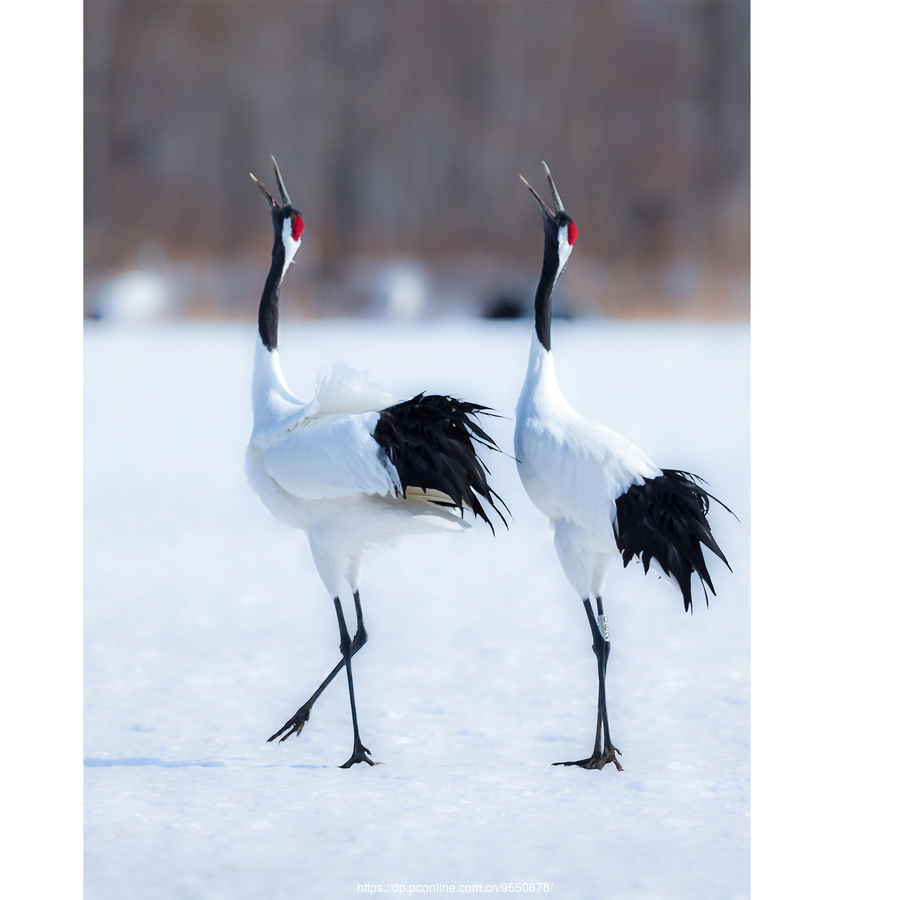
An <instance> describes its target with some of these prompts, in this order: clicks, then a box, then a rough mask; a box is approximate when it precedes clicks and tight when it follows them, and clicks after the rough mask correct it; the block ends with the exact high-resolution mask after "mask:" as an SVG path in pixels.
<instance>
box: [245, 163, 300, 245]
mask: <svg viewBox="0 0 900 900" xmlns="http://www.w3.org/2000/svg"><path fill="white" fill-rule="evenodd" d="M272 165H273V166H274V167H275V180H276V181H277V182H278V192H279V193H280V194H281V203H279V202H278V201H277V200H276V199H275V198H274V197H273V196H272V195H271V194H270V193H269V192H268V191H267V190H266V189H265V188H264V187H263V185H262V182H261V181H260V180H259V179H258V178H257V177H256V176H255V175H254V174H253V173H252V172H251V173H250V177H251V178H252V179H253V182H254V184H255V185H256V186H257V187H258V188H259V189H260V190H261V191H262V192H263V196H264V197H265V198H266V202H267V203H268V204H269V209H270V210H271V212H272V226H273V227H274V229H275V237H276V239H278V238H282V239H283V240H284V242H285V248H286V249H293V253H290V254H289V256H290V257H293V255H294V253H296V252H297V248H298V247H299V246H300V236H301V235H302V234H303V229H304V228H305V227H306V226H305V224H304V222H303V216H301V215H300V213H299V212H298V211H297V210H296V209H294V207H293V206H292V205H291V198H290V196H289V195H288V192H287V188H286V187H285V186H284V179H283V178H282V177H281V171H280V170H279V168H278V163H277V162H275V157H274V156H273V157H272ZM289 241H291V242H292V243H293V244H294V246H293V248H290V247H288V242H289Z"/></svg>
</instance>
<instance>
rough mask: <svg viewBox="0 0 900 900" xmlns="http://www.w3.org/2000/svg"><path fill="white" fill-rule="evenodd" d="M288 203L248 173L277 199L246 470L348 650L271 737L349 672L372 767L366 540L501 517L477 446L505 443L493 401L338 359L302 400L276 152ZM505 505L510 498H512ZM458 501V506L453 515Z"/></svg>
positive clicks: (357, 753)
mask: <svg viewBox="0 0 900 900" xmlns="http://www.w3.org/2000/svg"><path fill="white" fill-rule="evenodd" d="M272 163H273V165H274V167H275V178H276V181H277V183H278V191H279V193H280V195H281V203H279V202H278V201H276V200H275V199H274V198H273V197H272V195H271V194H270V193H269V192H268V191H267V190H266V189H265V187H264V186H263V185H262V184H261V183H260V182H259V180H258V179H257V178H256V177H255V176H254V175H253V174H251V176H250V177H251V178H252V179H253V181H254V182H255V183H256V185H257V187H258V188H259V189H260V190H261V191H262V193H263V194H264V195H265V197H266V201H267V202H268V204H269V209H270V211H271V215H272V227H273V229H274V231H275V244H274V246H273V248H272V265H271V268H270V269H269V274H268V276H267V277H266V283H265V287H264V288H263V293H262V298H261V300H260V304H259V331H258V335H257V340H256V355H255V357H254V362H253V386H252V407H253V432H252V434H251V437H250V445H249V446H248V448H247V455H246V464H245V469H246V473H247V477H248V479H249V481H250V485H251V486H252V488H253V490H254V491H255V492H256V493H257V494H258V495H259V497H260V499H261V500H262V502H263V503H264V504H265V505H266V506H267V507H268V509H269V510H270V512H271V513H272V514H273V515H274V516H275V517H276V518H277V519H280V520H281V521H282V522H285V523H286V524H288V525H290V526H292V527H294V528H301V529H303V531H305V532H306V534H307V536H308V538H309V546H310V550H311V551H312V557H313V560H314V562H315V565H316V569H317V571H318V573H319V576H320V577H321V579H322V582H323V583H324V585H325V588H326V590H327V591H328V593H329V595H330V596H331V597H332V598H333V599H334V608H335V612H336V613H337V620H338V630H339V632H340V651H341V658H340V661H339V662H338V664H337V665H336V666H335V667H334V668H333V669H332V671H331V672H330V673H329V675H328V676H327V677H326V678H325V680H324V681H323V682H322V683H321V685H319V687H318V688H317V689H316V691H315V693H313V695H312V696H311V697H310V698H309V700H307V701H306V702H305V703H304V704H303V705H302V706H301V707H300V708H299V709H298V710H297V712H296V713H295V714H294V715H293V716H292V717H291V718H290V719H288V721H287V722H285V724H284V725H283V726H282V727H281V728H280V729H279V730H278V731H277V732H276V733H275V734H273V735H272V736H271V737H270V738H269V741H273V740H275V738H277V737H279V736H281V735H282V734H283V737H281V740H282V741H284V740H286V739H287V738H288V737H290V735H292V734H299V733H300V732H301V731H302V730H303V726H304V725H305V724H306V722H307V721H308V720H309V714H310V710H311V709H312V706H313V704H314V703H315V702H316V700H317V699H318V698H319V695H320V694H321V693H322V691H324V690H325V688H326V687H327V686H328V685H329V684H330V683H331V681H332V679H333V678H334V677H335V676H336V675H337V674H338V672H340V670H341V669H342V668H344V669H346V670H347V686H348V690H349V693H350V713H351V717H352V720H353V752H352V754H351V756H350V758H349V759H348V760H347V762H345V763H344V764H343V766H342V767H341V768H345V769H346V768H349V767H350V766H352V765H353V764H354V763H360V762H365V763H368V764H369V765H375V763H374V762H373V761H372V759H371V757H370V751H369V750H368V749H367V748H366V747H365V746H363V743H362V741H361V740H360V736H359V724H358V722H357V716H356V699H355V695H354V689H353V673H352V668H351V663H350V661H351V659H352V658H353V656H354V655H355V654H356V652H357V651H358V650H359V649H360V648H361V647H362V646H363V644H365V643H366V640H367V634H366V629H365V626H364V624H363V615H362V606H361V604H360V597H359V584H360V571H361V569H362V563H363V558H364V556H365V553H366V551H367V550H368V549H370V548H372V547H375V546H378V545H380V544H383V543H386V542H388V541H390V540H392V539H393V538H395V537H398V536H400V535H405V534H416V533H425V532H439V531H454V532H458V531H462V530H464V529H466V528H469V527H471V526H470V524H469V523H468V522H464V521H463V516H464V514H465V510H470V511H471V512H472V513H473V515H474V516H475V517H479V518H481V519H483V520H484V521H485V522H487V523H488V525H489V526H490V527H491V531H493V530H494V529H493V525H492V524H491V522H490V519H489V518H488V516H487V514H486V513H485V510H484V506H483V505H482V502H481V500H479V497H480V498H482V499H483V500H484V501H485V502H486V504H488V505H490V506H491V507H492V508H493V509H494V510H495V512H497V513H498V515H499V516H500V519H501V521H503V523H504V524H506V520H505V519H504V518H503V515H502V513H500V511H499V509H498V507H497V505H496V504H495V502H494V501H495V499H496V500H498V501H499V502H500V503H501V504H503V501H502V500H501V499H500V497H499V496H497V494H496V493H495V492H494V490H493V489H492V488H491V486H490V485H489V484H488V481H487V474H486V472H485V469H484V466H483V465H482V463H481V460H480V459H479V457H478V454H477V452H476V446H475V445H476V444H480V445H482V446H484V447H488V448H490V449H497V447H496V444H495V443H494V441H493V439H492V438H491V437H490V436H489V435H488V434H487V433H486V432H485V431H484V430H483V429H482V428H481V427H480V425H479V424H478V422H477V421H476V420H475V418H474V417H475V416H477V415H478V414H480V413H488V409H487V407H484V406H480V405H478V404H476V403H467V402H465V401H463V400H457V399H455V398H454V397H446V396H436V395H426V394H418V395H417V396H415V397H413V398H412V399H410V400H405V401H403V402H402V403H396V402H394V399H393V398H392V397H391V396H390V395H389V394H387V393H385V391H384V390H383V389H382V388H381V387H380V386H379V385H377V384H375V383H374V382H372V381H369V380H368V378H367V376H366V375H365V374H364V373H361V372H356V371H354V370H353V369H351V368H350V367H349V366H346V365H345V364H341V363H339V364H337V365H336V366H335V367H334V368H333V369H332V372H331V374H330V375H329V376H328V377H327V378H324V379H323V380H321V381H320V383H319V385H318V388H317V391H316V395H315V397H314V399H313V400H312V401H310V402H309V403H303V402H302V401H300V400H299V399H297V397H296V396H294V394H293V393H292V392H291V390H290V388H289V387H288V386H287V383H286V381H285V379H284V376H283V375H282V372H281V363H280V361H279V356H278V301H279V292H280V289H281V284H282V281H283V280H284V276H285V274H286V272H287V270H288V267H289V266H290V264H291V263H292V262H293V259H294V255H295V254H296V252H297V250H298V249H299V247H300V242H301V236H302V234H303V229H304V222H303V217H302V216H301V215H300V213H299V212H298V211H297V210H296V209H295V208H294V207H293V206H292V204H291V199H290V197H289V196H288V192H287V190H286V189H285V186H284V181H283V180H282V177H281V172H280V171H279V169H278V163H276V162H275V157H274V156H273V157H272ZM504 507H505V504H504ZM452 510H457V511H458V513H459V514H458V515H456V514H455V513H454V512H452ZM344 582H346V583H347V584H349V586H350V590H351V591H352V594H353V602H354V605H355V607H356V634H355V635H354V636H353V638H352V639H351V637H350V634H349V631H348V629H347V625H346V621H345V619H344V612H343V608H342V606H341V600H340V591H341V586H342V584H343V583H344Z"/></svg>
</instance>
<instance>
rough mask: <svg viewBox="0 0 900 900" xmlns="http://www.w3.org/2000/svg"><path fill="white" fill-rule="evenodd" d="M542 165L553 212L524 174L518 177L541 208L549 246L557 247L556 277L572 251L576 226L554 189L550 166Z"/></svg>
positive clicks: (576, 237) (575, 236)
mask: <svg viewBox="0 0 900 900" xmlns="http://www.w3.org/2000/svg"><path fill="white" fill-rule="evenodd" d="M543 165H544V171H545V172H546V173H547V180H548V181H549V182H550V190H551V191H552V193H553V204H554V206H555V207H556V211H555V212H554V211H553V210H552V209H550V207H549V206H548V205H547V204H546V203H544V201H543V199H542V198H541V195H540V194H539V193H538V192H537V191H536V190H535V189H534V188H533V187H532V186H531V185H530V184H529V183H528V182H527V181H526V180H525V177H524V176H522V175H520V176H519V178H521V179H522V181H523V182H525V187H527V188H528V190H529V191H531V193H532V195H533V196H534V199H535V200H537V202H538V205H539V206H540V208H541V213H542V214H543V217H544V232H545V234H546V238H547V241H548V242H549V243H550V245H551V246H555V247H556V248H557V252H558V260H559V261H558V265H557V277H558V276H559V273H560V272H562V270H563V267H564V266H565V264H566V261H567V260H568V258H569V254H570V253H571V252H572V247H573V246H574V245H575V241H576V240H577V239H578V228H577V227H576V225H575V223H574V222H573V221H572V217H571V216H570V215H569V214H568V213H567V212H566V210H565V207H564V206H563V202H562V198H561V197H560V196H559V191H558V190H557V189H556V182H554V180H553V175H551V174H550V166H548V165H547V163H544V164H543Z"/></svg>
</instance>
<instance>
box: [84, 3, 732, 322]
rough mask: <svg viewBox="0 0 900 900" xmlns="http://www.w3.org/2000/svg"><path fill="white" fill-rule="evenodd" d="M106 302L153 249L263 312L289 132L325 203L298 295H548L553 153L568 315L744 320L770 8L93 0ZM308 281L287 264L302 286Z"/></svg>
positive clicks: (207, 303)
mask: <svg viewBox="0 0 900 900" xmlns="http://www.w3.org/2000/svg"><path fill="white" fill-rule="evenodd" d="M84 26H85V28H84V41H85V54H84V99H85V103H84V110H85V113H84V115H85V122H84V125H85V131H84V135H85V137H84V150H85V154H84V158H85V169H84V210H85V288H86V291H85V296H86V311H88V312H90V311H91V308H92V303H93V302H94V300H95V298H96V297H97V296H98V295H99V292H101V290H102V289H103V286H104V284H106V283H108V279H109V278H110V277H111V276H112V275H114V274H116V273H120V272H122V271H124V270H126V269H131V268H140V267H143V268H145V269H148V270H153V271H154V272H155V273H156V275H157V276H158V277H159V278H161V279H163V280H164V281H165V283H166V284H167V290H168V292H169V296H170V297H171V301H172V302H171V308H172V309H173V310H174V312H176V313H181V314H191V315H212V316H236V315H240V316H243V315H246V316H251V315H253V314H254V312H255V304H256V301H257V300H258V296H259V291H260V289H261V286H262V280H263V277H264V275H265V270H266V268H267V263H268V259H267V254H268V250H269V248H270V246H271V229H270V226H269V224H268V214H267V212H266V207H265V204H264V203H263V202H262V200H261V198H260V196H259V193H258V191H257V190H256V189H255V188H254V187H253V185H252V183H251V181H250V179H249V177H248V174H247V173H248V171H253V172H254V173H255V174H256V175H258V176H259V177H260V178H261V179H262V180H263V181H264V182H266V183H268V184H269V185H271V184H272V183H273V179H272V175H271V164H270V162H269V154H270V153H274V154H275V156H276V157H277V159H278V162H279V165H280V167H281V169H282V172H283V174H284V177H285V181H286V183H287V186H288V190H289V191H290V193H291V196H292V199H293V201H294V204H295V205H296V206H297V207H298V208H299V209H300V210H301V211H302V213H303V215H304V218H305V220H306V223H307V230H306V233H305V235H304V243H303V248H302V250H301V253H300V254H299V255H298V262H299V263H300V264H299V265H298V266H297V267H296V268H295V270H294V273H292V279H293V284H292V285H291V286H290V291H292V292H293V293H291V294H289V295H287V296H288V298H289V299H290V301H291V302H290V303H286V307H287V311H288V312H290V311H293V312H295V313H297V312H299V313H301V314H305V315H320V314H341V313H357V312H360V311H366V310H371V309H373V308H374V307H373V301H372V285H373V284H376V283H379V284H380V283H382V282H381V281H379V278H380V275H379V273H380V272H381V271H382V269H383V268H384V267H385V266H388V265H390V264H393V263H394V262H395V261H396V260H397V259H398V258H402V259H406V260H417V264H416V265H417V266H418V267H419V268H418V269H414V270H415V271H419V272H420V273H421V272H425V273H427V284H428V288H429V303H428V309H429V310H430V311H440V310H441V309H443V308H444V307H453V308H458V307H463V308H469V309H471V310H472V311H476V312H484V311H485V310H486V309H487V308H489V307H490V306H491V304H492V303H494V304H496V302H497V301H498V299H504V298H505V299H506V300H508V301H511V302H513V303H514V304H516V303H520V304H521V305H522V307H523V308H526V309H527V306H528V303H529V302H530V299H529V292H531V291H533V285H534V282H535V280H536V277H537V274H538V271H539V268H540V253H541V246H542V233H541V225H540V216H539V214H538V212H537V208H536V206H535V204H534V201H533V200H532V198H531V197H530V196H529V194H528V192H527V191H526V190H525V188H524V186H523V185H522V184H521V182H520V181H519V179H518V175H519V173H521V174H523V175H524V176H525V177H526V178H528V180H529V181H531V182H532V184H534V185H535V187H537V188H538V190H540V191H542V192H544V190H545V187H546V180H545V179H544V177H543V173H542V169H541V165H540V163H541V160H542V159H546V160H547V162H548V163H549V164H550V166H551V168H552V169H553V172H554V176H555V177H556V180H557V184H558V186H559V189H560V192H561V194H562V197H563V200H564V201H565V203H566V208H567V210H568V211H569V213H570V214H571V215H572V216H573V218H574V219H575V221H576V223H577V224H578V228H579V240H578V247H577V251H576V253H575V254H574V256H573V258H572V261H571V262H570V264H569V268H568V270H567V273H566V279H565V282H566V284H565V287H564V286H563V285H562V284H561V286H560V298H561V304H563V305H565V306H567V307H568V308H569V309H570V311H574V312H585V313H598V312H599V313H605V314H609V315H620V316H637V315H702V316H719V317H722V316H728V317H733V316H745V315H747V314H748V312H749V267H750V266H749V256H750V249H749V245H750V195H749V194H750V159H749V136H750V121H749V119H750V114H749V109H750V7H749V3H747V2H740V0H661V2H657V0H637V2H634V0H598V2H592V0H584V2H573V0H546V2H542V0H533V2H517V0H493V2H488V0H483V2H455V0H442V2H424V0H410V2H393V0H361V2H360V0H345V2H327V0H311V2H299V0H298V2H290V0H276V2H269V0H258V2H249V0H219V2H214V3H213V2H197V0H166V2H160V0H129V2H116V0H87V2H85V5H84ZM286 291H287V286H286Z"/></svg>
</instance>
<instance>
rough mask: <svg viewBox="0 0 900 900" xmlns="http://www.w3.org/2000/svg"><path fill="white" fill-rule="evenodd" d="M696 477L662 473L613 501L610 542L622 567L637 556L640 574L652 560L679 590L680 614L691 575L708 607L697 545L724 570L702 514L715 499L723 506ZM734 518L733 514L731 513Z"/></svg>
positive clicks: (709, 581)
mask: <svg viewBox="0 0 900 900" xmlns="http://www.w3.org/2000/svg"><path fill="white" fill-rule="evenodd" d="M700 481H702V479H700V478H698V477H697V476H696V475H691V474H690V473H689V472H681V471H678V470H677V469H663V470H662V475H660V476H658V477H657V478H651V479H650V480H649V481H645V482H644V483H643V484H633V485H632V486H631V487H630V488H629V489H628V490H627V491H626V492H625V493H624V494H622V495H621V496H620V497H617V498H616V521H615V523H614V525H613V527H614V530H615V535H616V544H617V546H618V548H619V550H620V552H621V553H622V561H623V564H624V565H626V566H627V565H628V563H629V562H630V561H631V559H632V557H635V556H636V557H638V558H639V559H640V560H641V562H642V563H643V565H644V572H645V573H646V572H647V571H648V569H649V568H650V560H651V559H653V558H655V559H656V560H657V562H658V563H659V564H660V566H661V567H662V570H663V571H664V572H665V573H666V574H667V575H671V576H672V577H673V578H674V579H675V580H676V581H677V582H678V586H679V587H680V588H681V593H682V596H683V597H684V611H685V612H687V611H688V610H689V609H691V574H692V573H693V572H696V573H697V574H698V575H699V576H700V584H701V585H702V587H703V593H704V595H705V596H706V605H707V606H709V595H708V594H707V593H706V586H707V585H709V589H710V590H711V591H712V592H713V596H715V593H716V590H715V588H714V587H713V583H712V579H711V578H710V576H709V570H708V569H707V568H706V560H705V559H704V558H703V546H702V545H706V546H707V547H708V548H709V549H710V550H712V552H713V553H715V554H716V556H718V557H719V559H721V560H722V562H724V563H725V565H726V566H728V568H729V570H730V569H731V566H730V565H728V560H727V559H725V554H724V553H722V551H721V549H719V545H718V544H717V543H716V539H715V538H714V537H713V535H712V531H711V530H710V527H709V522H708V521H707V519H706V514H707V513H708V512H709V501H710V500H715V501H716V503H718V504H719V505H720V506H721V507H722V508H723V509H726V510H728V512H731V510H730V509H728V507H727V506H725V504H724V503H722V501H721V500H718V499H717V498H716V497H713V495H712V494H710V493H709V492H708V491H707V490H705V489H704V488H702V487H701V486H700V484H699V483H698V482H700ZM732 515H734V513H732Z"/></svg>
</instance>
